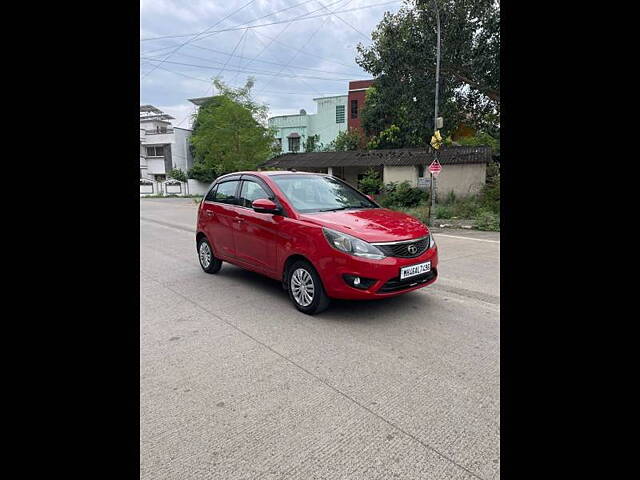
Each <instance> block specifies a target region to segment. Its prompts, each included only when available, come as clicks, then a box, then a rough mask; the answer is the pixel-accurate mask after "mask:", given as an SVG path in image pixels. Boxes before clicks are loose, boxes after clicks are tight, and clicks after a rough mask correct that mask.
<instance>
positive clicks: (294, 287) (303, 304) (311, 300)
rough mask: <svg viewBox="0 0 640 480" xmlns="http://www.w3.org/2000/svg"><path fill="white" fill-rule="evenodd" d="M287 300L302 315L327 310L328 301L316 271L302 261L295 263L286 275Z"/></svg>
mask: <svg viewBox="0 0 640 480" xmlns="http://www.w3.org/2000/svg"><path fill="white" fill-rule="evenodd" d="M287 278H288V282H287V283H288V285H287V287H288V290H289V298H291V301H292V302H293V304H294V305H295V307H296V308H297V309H298V310H300V311H301V312H302V313H306V314H308V315H315V314H316V313H320V312H322V311H324V310H326V309H327V307H328V306H329V303H330V299H329V297H328V296H327V294H326V292H325V291H324V287H323V286H322V281H321V280H320V276H319V275H318V272H316V269H315V268H313V266H312V265H311V264H310V263H309V262H306V261H304V260H300V261H297V262H295V263H294V264H293V265H291V267H289V271H288V273H287Z"/></svg>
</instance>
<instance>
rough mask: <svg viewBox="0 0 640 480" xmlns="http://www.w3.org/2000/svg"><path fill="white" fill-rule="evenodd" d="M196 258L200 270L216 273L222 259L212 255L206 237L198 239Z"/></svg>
mask: <svg viewBox="0 0 640 480" xmlns="http://www.w3.org/2000/svg"><path fill="white" fill-rule="evenodd" d="M198 260H199V262H200V266H201V267H202V270H204V271H205V272H207V273H212V274H213V273H218V272H219V271H220V269H221V268H222V260H220V259H219V258H216V257H215V256H214V254H213V248H211V244H210V243H209V240H207V239H206V237H202V238H200V240H198Z"/></svg>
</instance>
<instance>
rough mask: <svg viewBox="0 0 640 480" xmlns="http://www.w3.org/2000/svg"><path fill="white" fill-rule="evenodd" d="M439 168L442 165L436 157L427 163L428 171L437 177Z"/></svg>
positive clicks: (440, 168)
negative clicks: (429, 163)
mask: <svg viewBox="0 0 640 480" xmlns="http://www.w3.org/2000/svg"><path fill="white" fill-rule="evenodd" d="M441 170H442V165H440V162H439V161H438V159H437V158H436V159H435V160H434V161H433V162H431V165H429V171H430V172H431V174H432V175H433V176H434V177H437V176H438V175H439V174H440V171H441Z"/></svg>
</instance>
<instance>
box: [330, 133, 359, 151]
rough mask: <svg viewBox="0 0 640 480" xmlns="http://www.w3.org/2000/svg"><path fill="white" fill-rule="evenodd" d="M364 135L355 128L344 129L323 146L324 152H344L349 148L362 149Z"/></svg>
mask: <svg viewBox="0 0 640 480" xmlns="http://www.w3.org/2000/svg"><path fill="white" fill-rule="evenodd" d="M363 144H364V137H363V136H362V135H361V134H360V132H359V131H358V130H356V129H351V130H344V131H342V132H340V133H338V135H337V136H336V138H335V140H333V141H332V142H331V143H329V145H327V146H326V147H325V148H324V151H325V152H346V151H349V150H359V149H362V147H363Z"/></svg>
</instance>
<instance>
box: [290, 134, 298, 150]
mask: <svg viewBox="0 0 640 480" xmlns="http://www.w3.org/2000/svg"><path fill="white" fill-rule="evenodd" d="M289 151H290V152H298V151H300V137H298V138H289Z"/></svg>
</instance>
